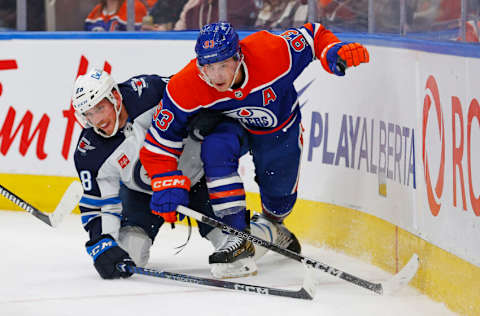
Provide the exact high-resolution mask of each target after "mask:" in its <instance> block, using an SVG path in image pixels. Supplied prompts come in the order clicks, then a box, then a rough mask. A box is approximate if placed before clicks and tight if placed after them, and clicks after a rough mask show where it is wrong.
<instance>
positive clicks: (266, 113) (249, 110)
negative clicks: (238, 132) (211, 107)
mask: <svg viewBox="0 0 480 316" xmlns="http://www.w3.org/2000/svg"><path fill="white" fill-rule="evenodd" d="M223 114H225V115H226V116H228V117H231V118H234V119H236V120H238V121H240V122H241V123H242V124H244V125H247V126H255V127H259V128H271V127H275V126H277V121H278V120H277V117H276V116H275V114H274V113H273V112H272V111H270V110H269V109H266V108H261V107H258V106H244V107H241V108H238V109H235V110H231V111H226V112H223Z"/></svg>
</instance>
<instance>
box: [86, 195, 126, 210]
mask: <svg viewBox="0 0 480 316" xmlns="http://www.w3.org/2000/svg"><path fill="white" fill-rule="evenodd" d="M80 203H82V204H85V205H91V206H96V207H102V206H105V205H108V204H119V203H122V200H121V199H120V197H119V196H115V197H111V198H108V199H100V200H97V199H91V198H87V197H85V196H83V197H82V199H81V200H80Z"/></svg>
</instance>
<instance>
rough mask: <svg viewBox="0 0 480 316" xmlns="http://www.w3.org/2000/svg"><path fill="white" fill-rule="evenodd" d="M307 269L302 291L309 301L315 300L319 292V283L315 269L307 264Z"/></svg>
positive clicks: (304, 265)
mask: <svg viewBox="0 0 480 316" xmlns="http://www.w3.org/2000/svg"><path fill="white" fill-rule="evenodd" d="M303 267H304V269H305V275H304V278H303V285H302V290H304V291H305V294H306V295H308V296H309V298H308V299H313V297H314V296H315V292H316V290H317V281H316V279H315V272H314V269H313V268H312V267H310V266H307V265H306V264H303Z"/></svg>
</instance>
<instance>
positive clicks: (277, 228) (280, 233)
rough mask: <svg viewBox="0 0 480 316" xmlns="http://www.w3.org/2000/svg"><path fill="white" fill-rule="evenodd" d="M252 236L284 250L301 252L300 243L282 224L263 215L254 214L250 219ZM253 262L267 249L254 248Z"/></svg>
mask: <svg viewBox="0 0 480 316" xmlns="http://www.w3.org/2000/svg"><path fill="white" fill-rule="evenodd" d="M251 229H252V235H254V236H256V237H259V238H262V239H264V240H266V241H269V242H271V243H274V244H276V245H277V246H280V247H282V248H286V249H288V250H291V251H293V252H296V253H300V252H301V251H302V247H301V246H300V242H299V241H298V239H297V237H296V236H295V234H293V233H292V232H291V231H289V230H288V228H287V227H285V225H283V223H278V222H275V221H274V220H271V219H269V218H268V217H266V216H265V215H263V214H260V213H255V214H254V215H253V216H252V219H251ZM255 250H256V251H255V257H254V259H255V261H256V260H258V259H260V258H261V257H262V256H263V255H264V254H265V253H266V252H267V249H266V248H264V247H260V246H256V248H255Z"/></svg>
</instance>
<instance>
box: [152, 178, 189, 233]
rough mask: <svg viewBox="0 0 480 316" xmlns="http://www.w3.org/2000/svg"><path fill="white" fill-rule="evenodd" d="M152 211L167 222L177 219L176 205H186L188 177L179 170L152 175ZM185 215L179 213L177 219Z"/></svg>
mask: <svg viewBox="0 0 480 316" xmlns="http://www.w3.org/2000/svg"><path fill="white" fill-rule="evenodd" d="M152 190H153V195H152V200H151V201H150V208H151V210H152V213H153V214H155V215H158V216H161V217H163V219H164V220H165V221H166V222H167V223H175V222H176V221H177V211H176V209H177V206H178V205H184V206H187V205H188V191H189V190H190V179H189V178H188V177H186V176H184V175H182V172H181V171H179V170H176V171H172V172H167V173H162V174H157V175H155V176H153V177H152ZM184 217H185V216H184V215H182V214H179V220H183V218H184Z"/></svg>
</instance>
